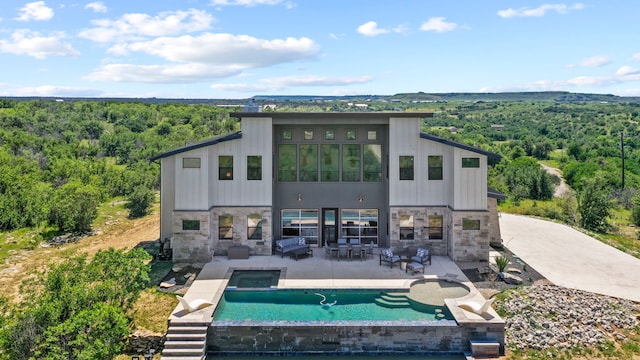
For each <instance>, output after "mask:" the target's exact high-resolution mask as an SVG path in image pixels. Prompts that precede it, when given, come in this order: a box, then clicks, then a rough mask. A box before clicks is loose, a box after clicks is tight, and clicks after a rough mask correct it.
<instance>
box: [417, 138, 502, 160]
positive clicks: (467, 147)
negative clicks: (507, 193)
mask: <svg viewBox="0 0 640 360" xmlns="http://www.w3.org/2000/svg"><path fill="white" fill-rule="evenodd" d="M420 138H422V139H425V140H431V141H435V142H439V143H441V144H444V145H449V146H453V147H456V148H459V149H463V150H467V151H471V152H474V153H476V154H480V155H484V156H486V157H488V158H490V159H495V160H498V161H499V160H501V159H502V155H500V154H496V153H494V152H491V151H487V150H483V149H480V148H476V147H473V146H470V145H466V144H461V143H459V142H455V141H452V140H448V139H445V138H441V137H438V136H435V135H430V134H425V133H422V132H421V133H420Z"/></svg>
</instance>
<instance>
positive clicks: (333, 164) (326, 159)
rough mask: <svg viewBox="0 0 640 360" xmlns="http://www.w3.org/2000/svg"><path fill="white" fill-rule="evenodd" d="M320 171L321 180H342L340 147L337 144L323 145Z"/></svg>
mask: <svg viewBox="0 0 640 360" xmlns="http://www.w3.org/2000/svg"><path fill="white" fill-rule="evenodd" d="M320 149H321V155H320V173H321V177H320V179H321V181H339V180H340V147H339V145H337V144H326V145H321V146H320Z"/></svg>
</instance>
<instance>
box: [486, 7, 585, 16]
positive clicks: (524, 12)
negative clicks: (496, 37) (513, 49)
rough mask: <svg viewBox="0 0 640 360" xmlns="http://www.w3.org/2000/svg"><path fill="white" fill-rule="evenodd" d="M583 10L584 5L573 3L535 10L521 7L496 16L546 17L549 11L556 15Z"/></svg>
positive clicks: (502, 11) (500, 12)
mask: <svg viewBox="0 0 640 360" xmlns="http://www.w3.org/2000/svg"><path fill="white" fill-rule="evenodd" d="M583 8H584V4H581V3H575V4H573V5H566V4H544V5H540V6H539V7H537V8H533V9H530V8H527V7H522V8H519V9H512V8H509V9H506V10H500V11H498V16H500V17H501V18H505V19H508V18H512V17H540V16H544V15H546V13H547V12H549V11H555V12H557V13H558V14H566V13H568V12H569V11H572V10H582V9H583Z"/></svg>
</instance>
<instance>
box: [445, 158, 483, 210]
mask: <svg viewBox="0 0 640 360" xmlns="http://www.w3.org/2000/svg"><path fill="white" fill-rule="evenodd" d="M454 158H455V167H454V190H453V193H454V201H453V208H454V210H487V157H486V156H484V155H480V154H478V153H474V152H471V151H468V150H464V149H459V148H454ZM463 158H479V159H480V167H479V168H463V167H462V159H463Z"/></svg>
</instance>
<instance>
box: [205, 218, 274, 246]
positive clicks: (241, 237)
mask: <svg viewBox="0 0 640 360" xmlns="http://www.w3.org/2000/svg"><path fill="white" fill-rule="evenodd" d="M251 214H259V215H261V216H262V239H260V240H252V239H247V237H248V234H247V225H248V223H247V216H249V215H251ZM220 215H231V216H233V240H219V239H218V219H219V217H220ZM211 224H212V225H211V234H212V239H213V245H212V246H213V250H215V254H216V255H218V254H220V255H227V249H228V248H229V247H230V246H238V245H244V246H248V247H249V254H250V255H271V247H272V241H271V240H272V239H271V226H272V224H273V222H272V213H271V208H270V207H225V208H212V209H211Z"/></svg>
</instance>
